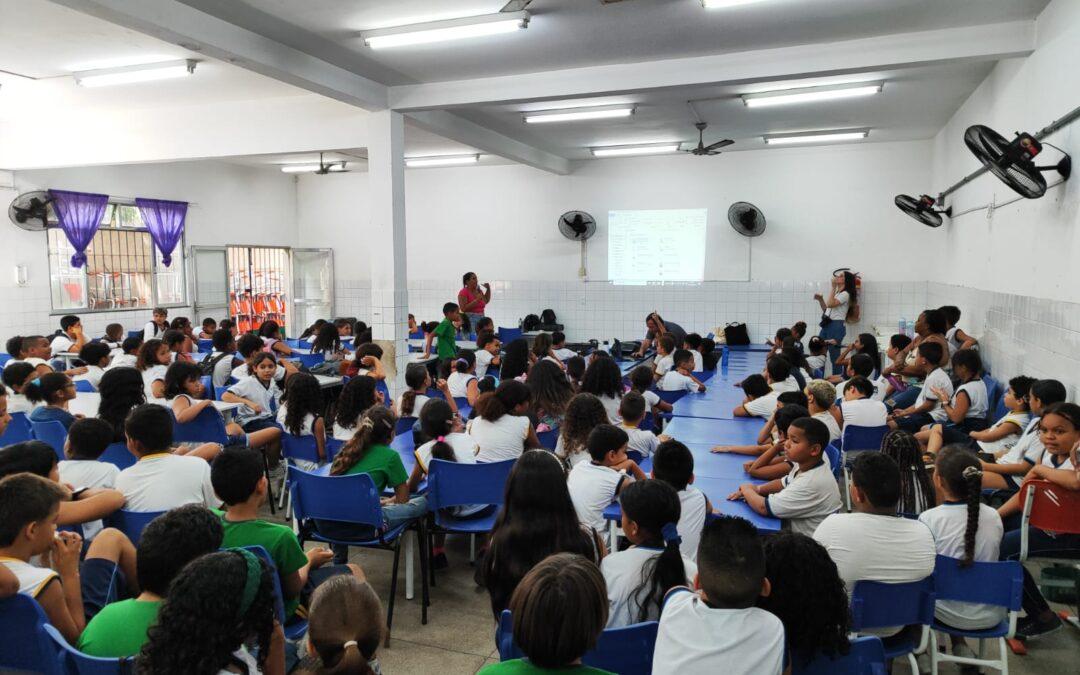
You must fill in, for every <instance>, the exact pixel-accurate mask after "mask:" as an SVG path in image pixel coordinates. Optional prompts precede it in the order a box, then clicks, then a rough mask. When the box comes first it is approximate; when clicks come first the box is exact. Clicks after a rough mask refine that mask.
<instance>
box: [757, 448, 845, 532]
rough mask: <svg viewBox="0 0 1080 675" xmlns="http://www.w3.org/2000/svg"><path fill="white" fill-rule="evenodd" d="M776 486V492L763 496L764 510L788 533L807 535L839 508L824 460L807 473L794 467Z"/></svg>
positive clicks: (836, 490) (830, 474) (838, 489)
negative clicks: (777, 486)
mask: <svg viewBox="0 0 1080 675" xmlns="http://www.w3.org/2000/svg"><path fill="white" fill-rule="evenodd" d="M780 483H781V484H782V485H783V489H782V490H780V492H776V493H774V494H771V495H768V496H766V497H765V510H766V511H767V512H768V514H769V515H770V516H772V517H774V518H780V519H781V520H782V521H783V524H784V525H786V526H787V527H788V529H790V530H791V531H792V532H798V533H799V534H805V535H811V534H813V533H814V530H816V529H817V526H818V525H819V524H820V523H821V522H822V521H824V520H825V519H826V518H828V517H829V516H830V515H832V514H834V513H836V512H837V511H838V510H839V509H840V506H841V502H840V488H839V487H838V486H837V484H836V478H834V477H833V475H832V470H831V469H830V468H829V463H828V462H827V461H825V460H824V459H823V460H822V461H821V462H820V463H819V464H818V465H817V466H815V467H813V468H812V469H808V470H807V471H801V470H800V469H799V465H798V464H796V465H795V466H793V467H791V471H790V472H789V473H788V475H786V476H784V477H783V478H782V479H780Z"/></svg>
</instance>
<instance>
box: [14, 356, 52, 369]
mask: <svg viewBox="0 0 1080 675" xmlns="http://www.w3.org/2000/svg"><path fill="white" fill-rule="evenodd" d="M15 363H29V364H30V365H32V366H33V367H34V368H35V369H36V368H37V367H38V366H48V365H49V362H48V361H46V360H45V359H39V358H38V357H36V356H30V357H27V358H25V359H11V360H9V361H8V362H7V363H5V364H4V368H5V369H7V367H8V366H10V365H12V364H15ZM50 367H51V366H50Z"/></svg>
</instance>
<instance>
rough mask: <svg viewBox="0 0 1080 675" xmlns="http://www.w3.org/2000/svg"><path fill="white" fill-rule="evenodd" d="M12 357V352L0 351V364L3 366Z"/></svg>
mask: <svg viewBox="0 0 1080 675" xmlns="http://www.w3.org/2000/svg"><path fill="white" fill-rule="evenodd" d="M11 359H12V356H11V354H8V353H7V352H0V366H3V365H4V364H5V363H7V362H8V361H10V360H11Z"/></svg>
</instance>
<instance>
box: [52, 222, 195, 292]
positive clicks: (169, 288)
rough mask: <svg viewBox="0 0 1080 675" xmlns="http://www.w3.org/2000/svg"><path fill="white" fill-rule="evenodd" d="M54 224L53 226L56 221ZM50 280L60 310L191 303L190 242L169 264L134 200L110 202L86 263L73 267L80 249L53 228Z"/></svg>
mask: <svg viewBox="0 0 1080 675" xmlns="http://www.w3.org/2000/svg"><path fill="white" fill-rule="evenodd" d="M50 225H51V224H50ZM48 247H49V277H50V279H49V281H50V286H51V290H52V293H51V294H52V309H53V312H54V313H61V312H64V313H66V312H70V311H72V310H79V311H82V312H114V311H122V310H134V309H147V308H149V307H175V306H182V305H184V303H185V297H186V294H185V286H186V284H185V278H184V265H185V261H184V242H183V240H181V242H180V244H179V245H178V246H177V247H176V250H175V251H173V256H172V258H173V262H172V265H171V266H169V267H165V265H163V264H162V262H161V252H160V251H158V250H157V248H156V247H155V246H154V244H153V240H152V239H151V238H150V233H149V231H147V230H146V228H145V227H143V222H142V218H141V217H140V215H139V210H138V209H137V208H136V207H135V206H133V205H131V204H120V203H115V204H113V203H110V204H109V206H108V207H107V208H106V209H105V215H104V216H103V218H102V222H101V227H100V228H99V229H98V231H97V233H96V234H95V235H94V238H93V240H92V241H91V242H90V245H89V246H87V248H86V265H85V266H83V267H82V268H81V269H79V268H74V267H72V266H71V256H72V255H73V254H74V253H75V249H74V248H73V247H72V246H71V243H70V242H68V240H67V237H66V236H65V235H64V232H63V230H61V229H60V228H59V227H53V226H50V227H49V229H48Z"/></svg>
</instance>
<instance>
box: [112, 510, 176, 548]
mask: <svg viewBox="0 0 1080 675" xmlns="http://www.w3.org/2000/svg"><path fill="white" fill-rule="evenodd" d="M163 513H165V512H164V511H128V510H127V509H120V510H119V511H115V512H113V514H112V515H110V516H108V517H107V518H105V526H106V527H115V528H116V529H118V530H120V531H121V532H123V533H124V534H126V535H127V538H128V539H130V540H131V543H132V544H134V545H135V546H138V545H139V540H140V539H142V532H143V530H145V529H146V526H147V525H149V524H150V521H151V520H153V519H154V518H157V517H158V516H160V515H161V514H163Z"/></svg>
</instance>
